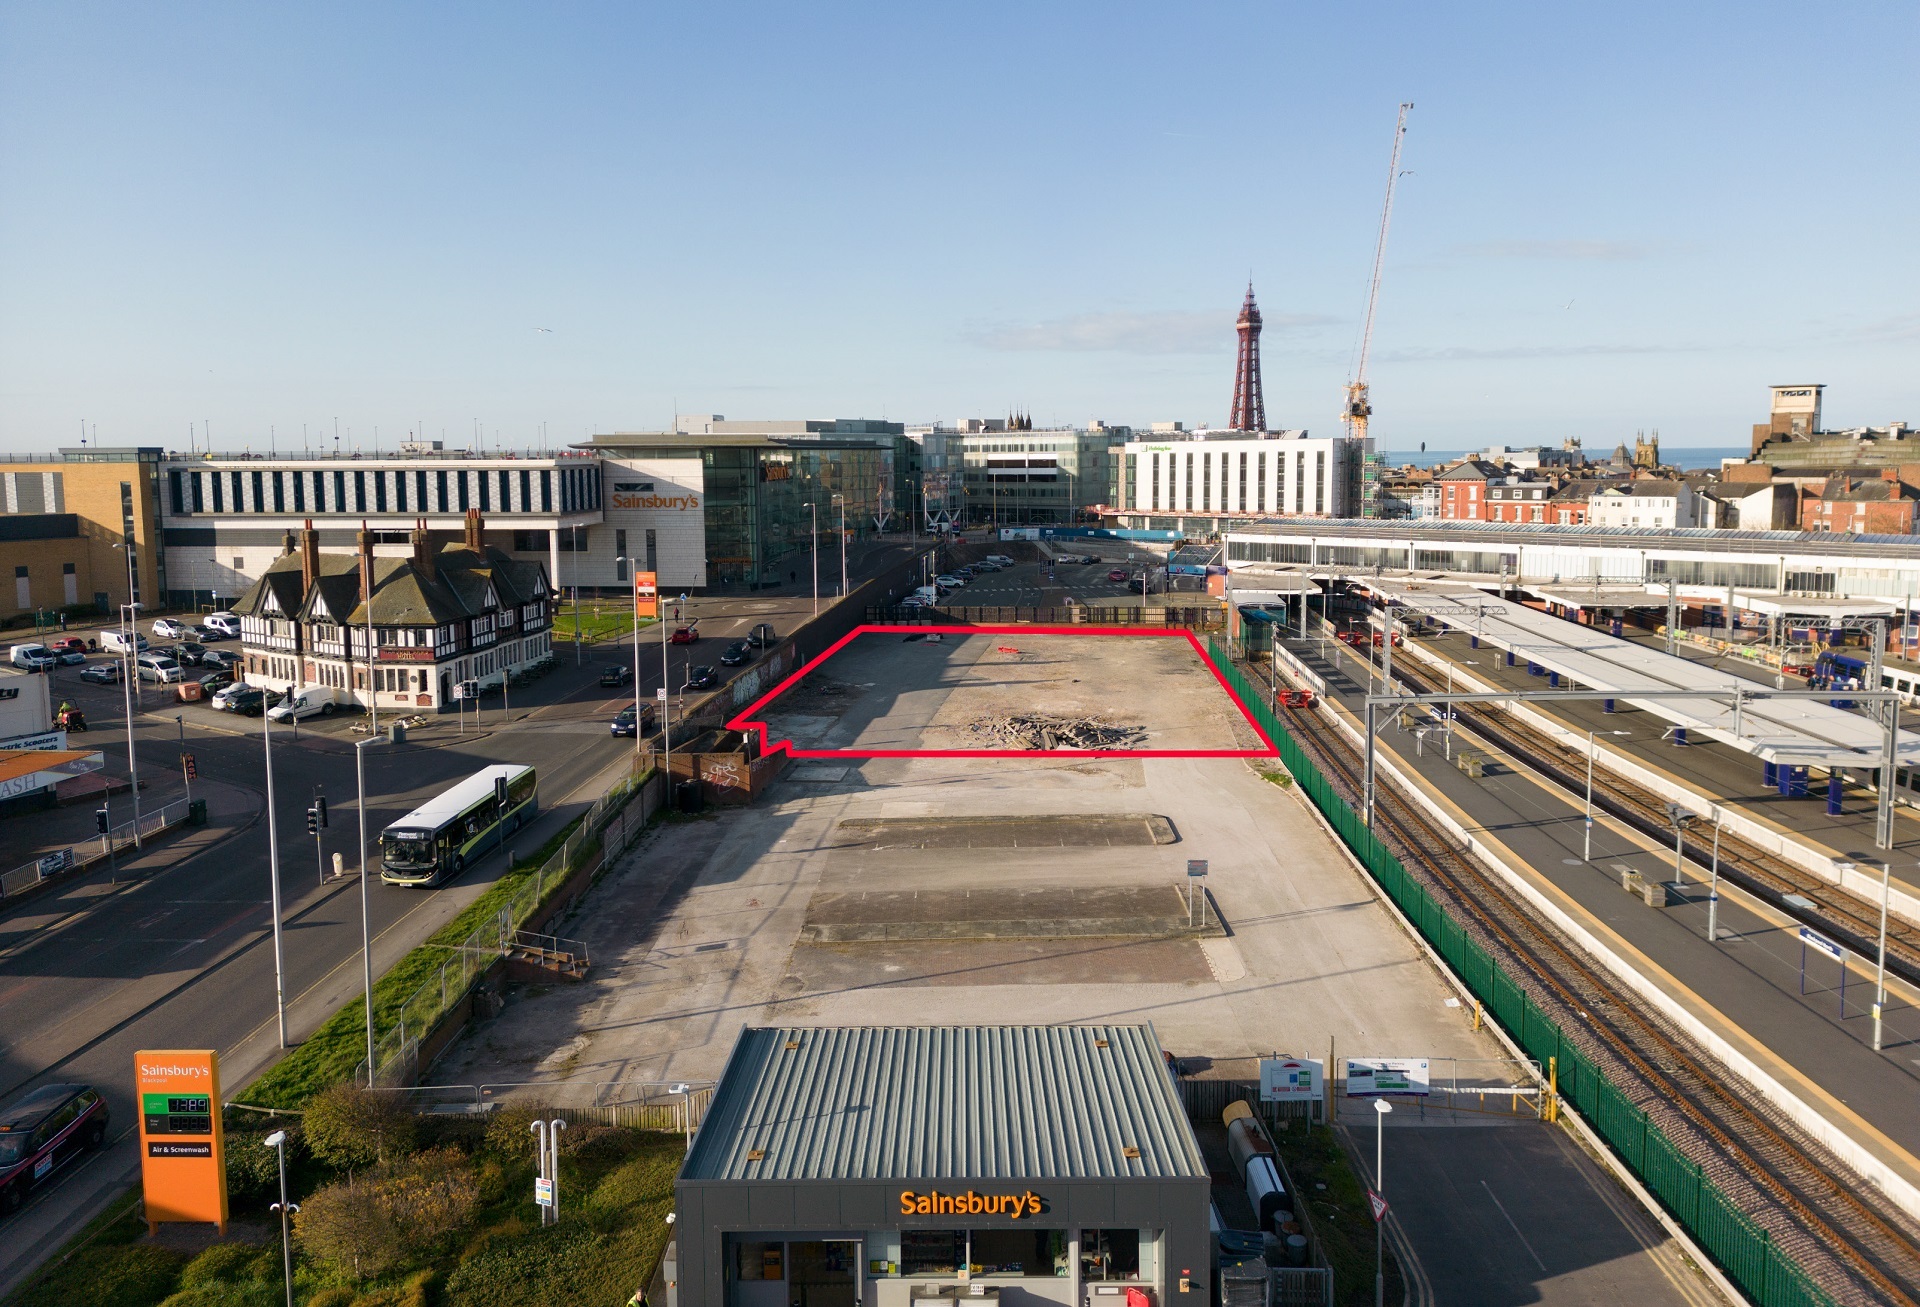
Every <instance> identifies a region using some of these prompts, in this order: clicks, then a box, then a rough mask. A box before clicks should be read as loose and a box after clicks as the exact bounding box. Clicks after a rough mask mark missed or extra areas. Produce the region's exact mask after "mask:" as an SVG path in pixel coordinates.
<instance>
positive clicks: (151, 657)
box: [133, 653, 187, 685]
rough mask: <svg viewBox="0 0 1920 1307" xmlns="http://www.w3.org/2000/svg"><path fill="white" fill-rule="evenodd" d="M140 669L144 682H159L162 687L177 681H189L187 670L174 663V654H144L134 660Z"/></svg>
mask: <svg viewBox="0 0 1920 1307" xmlns="http://www.w3.org/2000/svg"><path fill="white" fill-rule="evenodd" d="M133 665H134V666H135V667H136V668H137V669H139V672H140V679H141V680H143V681H158V682H160V684H162V685H172V684H173V683H174V682H176V681H184V680H186V679H187V673H186V669H185V668H183V667H181V666H180V664H179V663H178V662H176V661H174V657H173V655H172V654H164V653H143V654H141V655H140V656H139V657H138V658H136V659H134V660H133Z"/></svg>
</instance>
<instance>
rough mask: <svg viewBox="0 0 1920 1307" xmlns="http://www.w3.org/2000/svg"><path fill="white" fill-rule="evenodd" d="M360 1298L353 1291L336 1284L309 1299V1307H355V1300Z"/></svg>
mask: <svg viewBox="0 0 1920 1307" xmlns="http://www.w3.org/2000/svg"><path fill="white" fill-rule="evenodd" d="M359 1296H360V1295H358V1294H356V1293H355V1292H354V1291H353V1290H351V1289H349V1288H346V1287H345V1286H343V1285H338V1284H336V1285H333V1286H331V1287H330V1288H326V1289H322V1290H321V1291H320V1292H319V1293H316V1294H314V1295H313V1297H311V1298H309V1299H307V1307H353V1300H354V1299H355V1298H357V1297H359Z"/></svg>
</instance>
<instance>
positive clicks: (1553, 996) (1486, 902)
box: [1285, 708, 1920, 1307]
mask: <svg viewBox="0 0 1920 1307" xmlns="http://www.w3.org/2000/svg"><path fill="white" fill-rule="evenodd" d="M1285 711H1286V712H1287V715H1288V720H1289V722H1290V724H1292V725H1293V726H1294V727H1295V728H1296V729H1295V737H1296V739H1298V740H1299V741H1300V743H1301V745H1302V746H1303V747H1304V748H1305V749H1306V750H1307V752H1308V753H1309V754H1311V755H1312V756H1313V758H1314V760H1315V761H1316V763H1317V764H1318V765H1320V767H1321V768H1322V771H1323V772H1324V774H1325V775H1326V776H1327V778H1328V780H1329V781H1330V782H1332V783H1333V784H1334V785H1335V786H1336V788H1339V789H1341V790H1342V791H1343V792H1344V793H1345V795H1346V797H1347V799H1348V801H1349V802H1350V803H1355V804H1356V807H1357V799H1358V797H1359V792H1360V786H1361V765H1360V761H1359V757H1358V753H1357V750H1356V749H1355V748H1354V747H1353V746H1352V745H1350V744H1349V743H1348V742H1347V740H1346V738H1345V737H1344V736H1342V735H1341V734H1339V733H1338V732H1337V731H1336V730H1335V729H1334V728H1333V727H1332V726H1331V725H1330V724H1328V723H1327V722H1326V721H1324V720H1322V718H1321V717H1320V715H1319V710H1317V709H1314V708H1302V709H1287V710H1285ZM1374 819H1375V831H1376V833H1377V834H1379V835H1380V836H1381V837H1382V838H1383V839H1385V840H1386V841H1387V843H1388V844H1389V846H1390V847H1392V848H1393V849H1394V851H1395V853H1396V854H1397V855H1398V856H1399V857H1400V859H1401V862H1402V864H1403V865H1404V866H1405V867H1406V868H1407V869H1408V870H1409V871H1410V872H1412V873H1414V875H1415V876H1416V877H1417V878H1419V879H1421V880H1422V881H1424V882H1425V883H1426V885H1427V888H1428V890H1429V891H1430V892H1432V893H1433V894H1435V895H1436V896H1437V897H1438V898H1440V899H1441V900H1442V901H1443V902H1446V903H1447V904H1448V905H1449V906H1450V907H1451V908H1452V909H1453V910H1454V912H1455V915H1456V917H1457V919H1458V920H1460V921H1461V922H1462V923H1463V924H1464V925H1465V926H1466V927H1467V929H1468V931H1469V933H1470V934H1472V935H1474V937H1475V938H1476V939H1477V941H1478V942H1479V943H1480V944H1481V946H1482V947H1484V948H1486V949H1487V950H1488V951H1489V952H1490V953H1492V954H1493V955H1494V956H1495V957H1497V958H1499V959H1501V960H1502V962H1503V963H1504V965H1505V966H1506V968H1507V970H1508V973H1509V974H1510V975H1511V976H1513V977H1514V979H1515V980H1517V981H1518V982H1519V983H1520V984H1521V985H1522V987H1523V988H1525V989H1527V990H1528V992H1529V993H1530V995H1531V996H1532V998H1533V1000H1534V1001H1535V1003H1537V1004H1538V1005H1539V1006H1540V1008H1541V1009H1542V1010H1543V1011H1544V1012H1546V1013H1547V1014H1548V1015H1549V1016H1551V1017H1552V1018H1554V1020H1556V1021H1557V1022H1558V1023H1559V1025H1560V1028H1561V1029H1562V1030H1563V1031H1565V1032H1567V1036H1568V1038H1569V1039H1570V1040H1572V1041H1573V1042H1574V1043H1576V1044H1577V1045H1579V1046H1580V1047H1581V1050H1582V1051H1583V1052H1584V1053H1585V1054H1586V1055H1587V1056H1589V1057H1590V1058H1592V1059H1593V1060H1594V1062H1595V1064H1596V1065H1597V1066H1599V1067H1600V1068H1602V1069H1603V1070H1604V1071H1605V1072H1606V1073H1607V1074H1608V1075H1609V1076H1611V1077H1612V1079H1613V1080H1614V1083H1615V1084H1616V1085H1618V1086H1619V1087H1620V1088H1621V1089H1622V1090H1623V1091H1625V1092H1626V1093H1627V1095H1628V1097H1629V1098H1631V1099H1632V1100H1633V1101H1634V1102H1635V1103H1636V1105H1638V1106H1639V1107H1641V1108H1642V1109H1643V1110H1645V1111H1647V1112H1648V1113H1649V1114H1650V1115H1651V1117H1652V1118H1653V1119H1654V1121H1655V1122H1656V1123H1657V1124H1659V1125H1660V1126H1661V1128H1662V1129H1663V1130H1664V1131H1665V1132H1666V1133H1667V1135H1668V1137H1669V1138H1670V1139H1671V1140H1672V1141H1673V1142H1674V1143H1675V1145H1676V1146H1677V1147H1679V1148H1680V1149H1681V1151H1682V1152H1683V1153H1684V1154H1685V1155H1686V1156H1688V1157H1689V1158H1690V1159H1691V1160H1692V1161H1694V1162H1695V1163H1697V1164H1698V1165H1699V1166H1700V1167H1701V1168H1702V1170H1703V1172H1704V1173H1705V1174H1706V1176H1707V1177H1708V1178H1710V1179H1712V1180H1713V1181H1714V1182H1715V1183H1717V1184H1718V1185H1719V1186H1720V1187H1721V1189H1722V1190H1723V1192H1725V1193H1726V1194H1727V1195H1728V1196H1729V1197H1730V1198H1731V1199H1733V1200H1734V1202H1735V1203H1736V1204H1738V1205H1739V1206H1740V1208H1741V1209H1742V1210H1743V1211H1745V1212H1747V1213H1748V1214H1749V1215H1750V1216H1751V1217H1752V1218H1753V1219H1755V1220H1756V1221H1757V1222H1758V1223H1759V1224H1760V1225H1761V1226H1762V1228H1764V1229H1766V1230H1767V1231H1768V1233H1769V1235H1770V1237H1771V1238H1772V1239H1773V1240H1774V1242H1775V1243H1776V1244H1777V1245H1778V1246H1779V1247H1780V1248H1781V1249H1782V1251H1784V1252H1786V1253H1788V1254H1789V1255H1790V1256H1792V1257H1793V1258H1794V1259H1795V1260H1796V1261H1798V1262H1799V1264H1800V1265H1801V1266H1802V1267H1803V1268H1804V1269H1805V1270H1806V1271H1807V1272H1808V1273H1809V1274H1810V1275H1811V1276H1812V1277H1813V1278H1814V1279H1815V1281H1816V1282H1817V1283H1819V1284H1820V1285H1821V1287H1822V1288H1823V1289H1824V1290H1825V1291H1826V1292H1827V1293H1829V1294H1830V1295H1832V1297H1833V1298H1834V1300H1835V1302H1837V1303H1843V1304H1856V1303H1857V1304H1868V1303H1893V1304H1900V1305H1901V1307H1920V1230H1916V1229H1915V1228H1914V1227H1913V1226H1912V1225H1911V1224H1910V1223H1909V1222H1908V1221H1907V1219H1906V1218H1905V1217H1904V1216H1903V1215H1902V1214H1900V1213H1898V1212H1897V1211H1893V1210H1891V1209H1884V1210H1883V1209H1882V1207H1881V1206H1880V1205H1878V1204H1876V1203H1874V1202H1872V1201H1871V1200H1870V1197H1869V1196H1868V1195H1865V1194H1863V1193H1861V1192H1859V1190H1860V1189H1862V1188H1864V1186H1862V1185H1860V1184H1859V1183H1858V1182H1857V1181H1852V1180H1851V1178H1850V1177H1848V1175H1847V1173H1846V1172H1845V1170H1844V1168H1843V1167H1842V1166H1841V1165H1840V1164H1839V1162H1838V1161H1837V1159H1834V1158H1833V1157H1831V1156H1830V1155H1828V1154H1826V1153H1825V1151H1824V1150H1823V1149H1821V1148H1820V1147H1819V1146H1818V1145H1817V1144H1814V1143H1813V1142H1812V1141H1810V1140H1807V1139H1805V1138H1803V1137H1801V1136H1800V1135H1799V1134H1798V1132H1797V1131H1796V1130H1795V1129H1794V1127H1793V1126H1792V1125H1791V1124H1790V1123H1789V1122H1787V1121H1786V1120H1785V1119H1784V1118H1783V1117H1781V1116H1779V1115H1778V1114H1776V1113H1774V1112H1772V1111H1771V1110H1769V1109H1768V1108H1767V1107H1766V1105H1765V1104H1763V1103H1755V1102H1749V1101H1747V1100H1746V1098H1745V1097H1743V1095H1742V1094H1741V1093H1740V1091H1739V1090H1738V1089H1737V1088H1735V1087H1733V1086H1732V1085H1731V1083H1730V1082H1731V1077H1730V1076H1729V1075H1728V1073H1727V1072H1726V1071H1725V1070H1724V1068H1721V1067H1720V1066H1718V1064H1716V1063H1714V1062H1713V1061H1712V1060H1711V1059H1709V1058H1708V1057H1706V1056H1705V1055H1704V1054H1702V1053H1701V1052H1699V1051H1698V1050H1697V1049H1695V1048H1694V1047H1693V1046H1692V1045H1691V1042H1690V1041H1689V1040H1688V1039H1686V1037H1685V1036H1684V1035H1682V1034H1680V1033H1679V1032H1678V1031H1677V1030H1675V1029H1673V1028H1672V1027H1671V1026H1670V1025H1669V1024H1668V1023H1666V1022H1665V1021H1664V1020H1663V1019H1661V1018H1659V1017H1657V1016H1654V1015H1652V1014H1650V1013H1648V1012H1647V1011H1645V1010H1644V1009H1643V1008H1642V1007H1641V1005H1640V1004H1639V1002H1638V1000H1637V999H1636V998H1635V997H1634V996H1633V995H1632V994H1631V993H1630V992H1628V991H1627V990H1625V989H1624V988H1623V987H1621V986H1619V985H1617V984H1616V983H1615V982H1614V981H1613V980H1612V979H1611V977H1609V976H1608V975H1607V974H1606V972H1605V970H1604V969H1603V968H1602V967H1601V966H1600V965H1599V964H1597V963H1594V962H1590V961H1588V960H1587V958H1586V957H1585V956H1584V955H1583V954H1582V952H1581V951H1580V950H1579V949H1578V948H1577V947H1576V946H1574V945H1573V944H1571V943H1570V942H1568V941H1566V940H1564V939H1562V938H1561V937H1560V936H1559V935H1558V933H1557V932H1555V931H1554V930H1552V929H1551V928H1550V927H1548V926H1547V925H1546V924H1545V923H1544V922H1542V921H1540V920H1539V919H1538V918H1536V917H1535V916H1534V915H1533V914H1532V912H1531V911H1529V910H1528V908H1527V907H1526V905H1525V904H1523V903H1522V902H1520V900H1519V899H1518V898H1517V897H1516V896H1515V895H1514V894H1513V893H1512V892H1511V891H1509V890H1508V889H1507V888H1506V887H1505V885H1504V884H1502V883H1501V882H1500V880H1499V879H1498V878H1497V877H1496V876H1494V875H1493V874H1492V873H1491V872H1490V871H1488V870H1487V869H1485V868H1483V867H1481V865H1480V864H1479V863H1478V862H1476V861H1475V860H1474V859H1473V858H1472V857H1471V856H1470V855H1468V854H1467V853H1466V852H1465V851H1464V850H1462V849H1461V848H1459V847H1458V846H1457V845H1456V844H1455V842H1454V841H1453V839H1452V838H1451V837H1449V836H1448V835H1447V834H1446V833H1445V832H1444V831H1442V830H1441V829H1440V828H1439V827H1438V826H1437V825H1436V824H1435V823H1434V822H1433V821H1432V820H1431V819H1429V818H1428V817H1427V816H1426V814H1425V813H1424V812H1423V811H1422V810H1421V809H1420V808H1419V807H1417V806H1416V805H1414V804H1413V803H1411V802H1410V801H1409V800H1407V799H1406V798H1404V797H1403V796H1402V795H1401V794H1400V793H1399V792H1398V790H1397V789H1396V788H1395V787H1394V786H1393V785H1391V784H1389V783H1385V782H1380V783H1377V785H1376V790H1375V799H1374Z"/></svg>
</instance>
